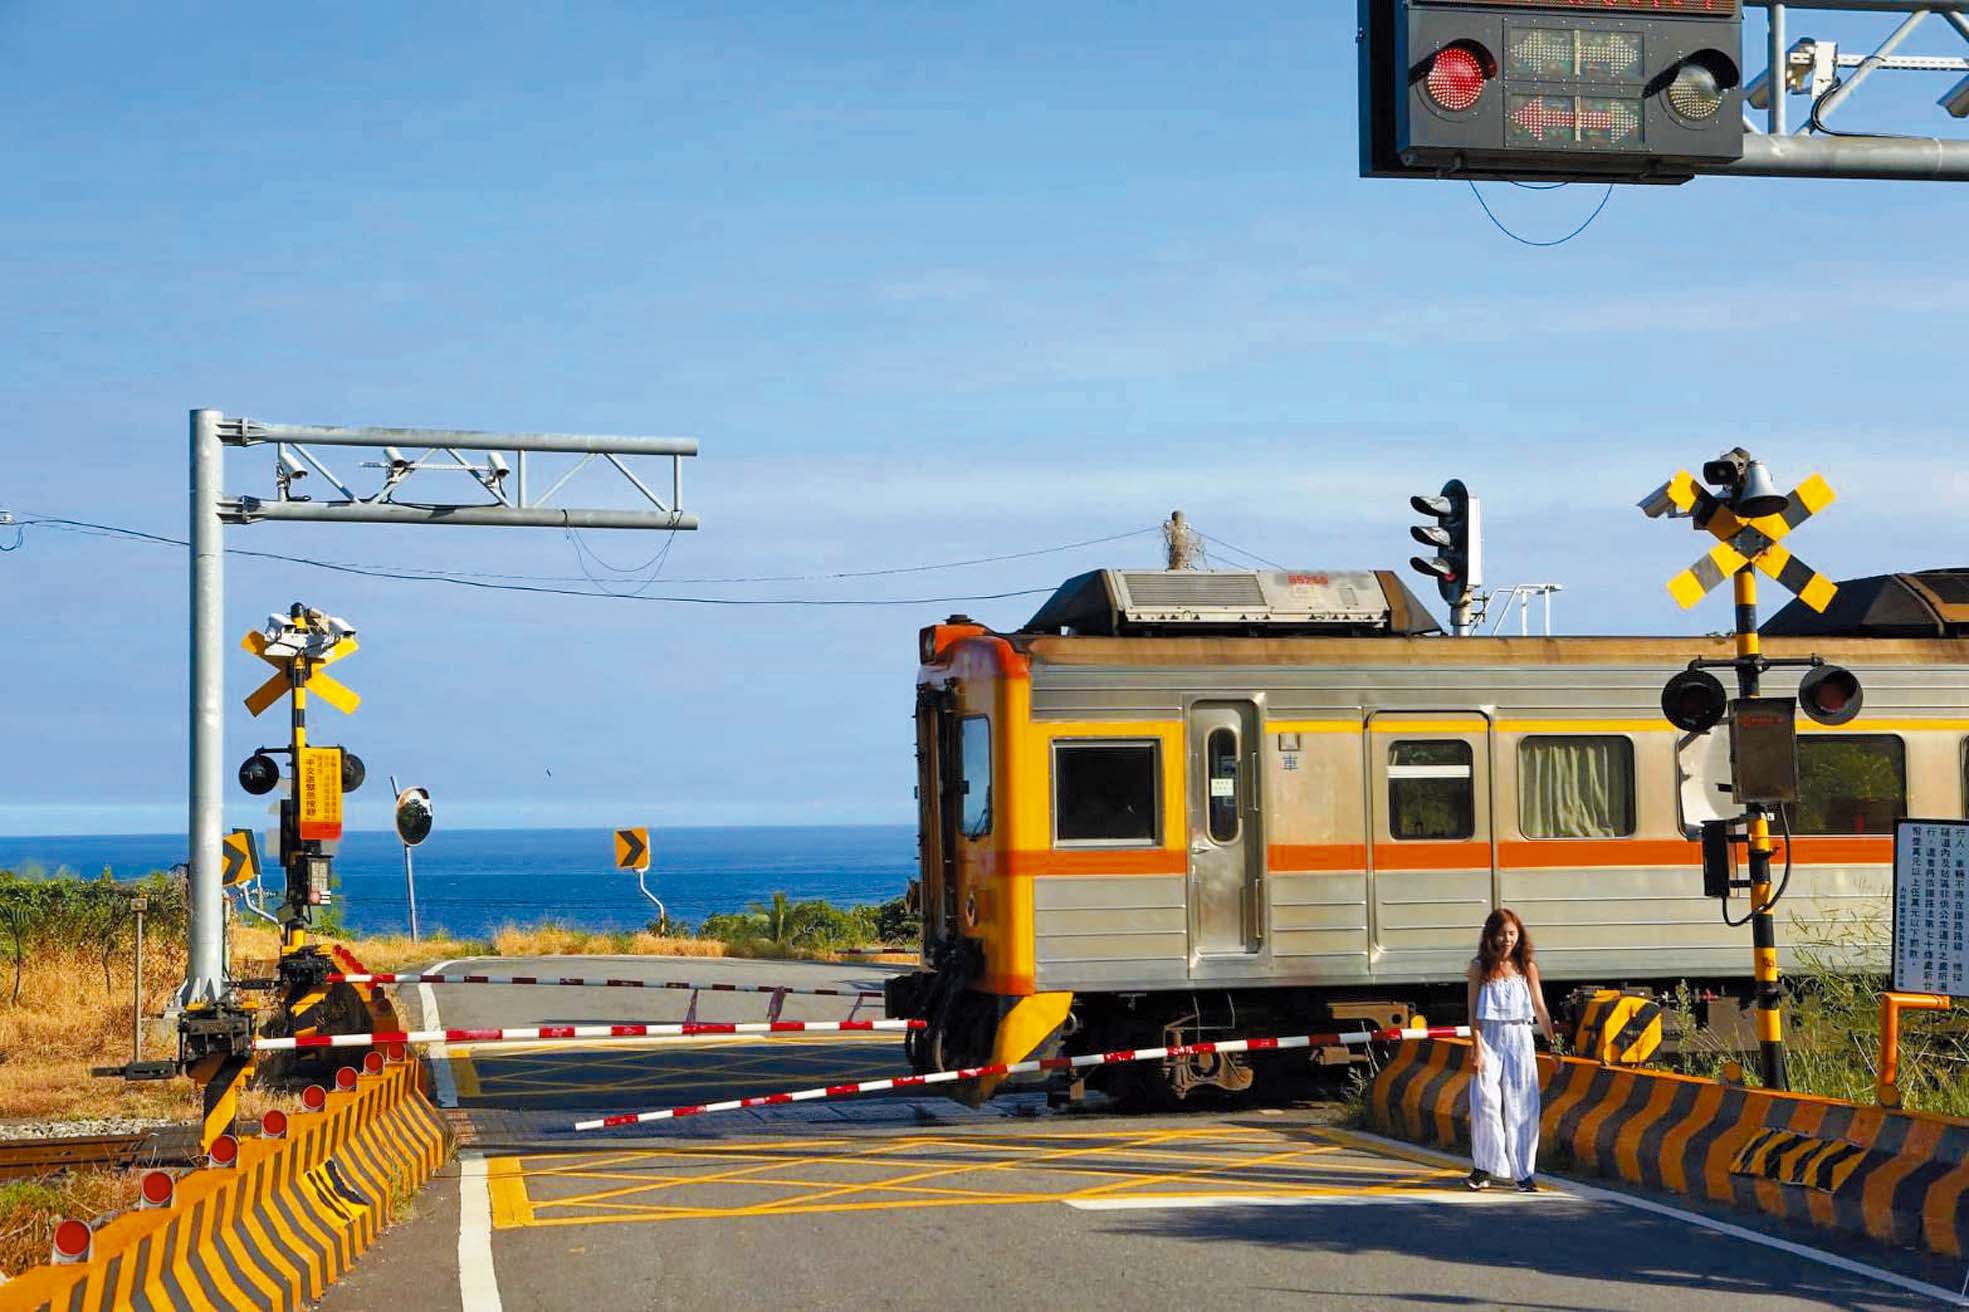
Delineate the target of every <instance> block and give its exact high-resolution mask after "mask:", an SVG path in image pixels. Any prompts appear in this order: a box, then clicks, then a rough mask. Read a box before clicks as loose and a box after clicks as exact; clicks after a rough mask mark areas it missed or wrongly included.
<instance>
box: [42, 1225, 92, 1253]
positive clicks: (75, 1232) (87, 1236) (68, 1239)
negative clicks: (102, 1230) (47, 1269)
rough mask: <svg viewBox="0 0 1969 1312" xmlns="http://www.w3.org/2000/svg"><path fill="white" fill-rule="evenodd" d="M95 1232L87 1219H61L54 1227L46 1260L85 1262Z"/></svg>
mask: <svg viewBox="0 0 1969 1312" xmlns="http://www.w3.org/2000/svg"><path fill="white" fill-rule="evenodd" d="M95 1239H96V1235H95V1232H94V1231H93V1230H91V1229H89V1223H88V1222H87V1221H75V1220H69V1221H63V1222H62V1223H61V1224H59V1225H57V1226H56V1227H55V1242H54V1245H53V1247H52V1248H51V1249H50V1251H49V1254H48V1260H49V1261H50V1262H55V1263H67V1262H86V1261H88V1260H89V1249H90V1248H91V1247H92V1246H93V1245H94V1243H95Z"/></svg>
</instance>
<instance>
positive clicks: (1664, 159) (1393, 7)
mask: <svg viewBox="0 0 1969 1312" xmlns="http://www.w3.org/2000/svg"><path fill="white" fill-rule="evenodd" d="M1742 28H1743V16H1742V12H1741V9H1740V8H1739V5H1738V0H1573V2H1572V3H1565V2H1564V0H1492V2H1491V3H1488V4H1472V3H1468V2H1467V0H1463V2H1460V3H1452V2H1450V0H1360V32H1359V40H1360V97H1361V123H1360V130H1361V174H1362V176H1364V177H1456V178H1473V179H1511V180H1547V181H1566V180H1571V181H1599V182H1655V183H1676V182H1686V181H1688V179H1689V178H1690V177H1692V176H1694V173H1695V172H1696V171H1697V170H1699V169H1700V168H1702V167H1704V166H1709V167H1713V166H1716V165H1720V164H1725V163H1728V162H1729V161H1732V160H1735V159H1738V158H1740V157H1741V156H1742V154H1743V135H1744V126H1743V89H1742V82H1743V78H1742V71H1741V70H1742V51H1741V47H1742V35H1743V32H1742Z"/></svg>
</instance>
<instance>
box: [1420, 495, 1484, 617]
mask: <svg viewBox="0 0 1969 1312" xmlns="http://www.w3.org/2000/svg"><path fill="white" fill-rule="evenodd" d="M1408 504H1409V505H1410V506H1411V507H1412V508H1413V509H1414V510H1415V513H1416V514H1418V515H1426V516H1428V517H1429V518H1430V519H1433V520H1435V521H1436V522H1435V523H1433V524H1418V525H1414V526H1411V527H1410V528H1409V530H1408V532H1409V536H1410V537H1412V538H1414V539H1415V540H1416V541H1417V542H1420V543H1421V544H1422V545H1423V546H1425V547H1428V548H1429V549H1430V550H1432V551H1433V552H1434V553H1435V554H1434V555H1432V556H1411V557H1409V561H1408V563H1409V567H1410V568H1411V569H1414V570H1416V571H1418V572H1420V573H1423V574H1427V575H1428V576H1429V577H1430V578H1432V579H1434V580H1435V581H1436V589H1437V591H1439V592H1440V593H1442V597H1443V600H1444V601H1447V602H1449V603H1450V604H1451V605H1452V606H1455V605H1461V604H1462V603H1463V602H1464V601H1466V600H1467V599H1468V598H1469V596H1470V594H1471V593H1472V592H1473V591H1475V590H1476V588H1477V586H1478V585H1479V584H1480V583H1482V582H1483V577H1482V575H1483V569H1482V560H1481V552H1482V548H1483V543H1482V530H1481V525H1480V524H1479V522H1478V505H1477V500H1476V498H1474V497H1472V496H1471V495H1470V490H1469V489H1468V488H1466V487H1464V486H1463V480H1461V479H1457V478H1452V479H1450V480H1449V482H1447V483H1444V484H1443V490H1442V491H1441V492H1439V493H1437V494H1436V495H1435V496H1413V497H1410V498H1409V499H1408Z"/></svg>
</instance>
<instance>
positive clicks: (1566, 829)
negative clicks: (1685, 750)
mask: <svg viewBox="0 0 1969 1312" xmlns="http://www.w3.org/2000/svg"><path fill="white" fill-rule="evenodd" d="M1518 828H1519V829H1521V830H1523V831H1524V835H1525V837H1526V838H1625V837H1627V836H1628V835H1629V834H1632V833H1633V832H1634V742H1633V740H1632V739H1630V738H1624V737H1618V736H1615V735H1610V734H1609V735H1600V734H1593V735H1587V734H1567V735H1553V736H1541V737H1536V738H1526V739H1523V740H1522V741H1520V742H1519V744H1518Z"/></svg>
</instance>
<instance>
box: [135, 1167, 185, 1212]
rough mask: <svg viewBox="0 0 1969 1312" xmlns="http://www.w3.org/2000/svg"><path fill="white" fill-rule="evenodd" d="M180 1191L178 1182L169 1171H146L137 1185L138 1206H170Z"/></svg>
mask: <svg viewBox="0 0 1969 1312" xmlns="http://www.w3.org/2000/svg"><path fill="white" fill-rule="evenodd" d="M177 1192H178V1182H177V1181H176V1180H174V1179H173V1178H172V1177H171V1173H170V1172H169V1171H145V1172H144V1178H143V1179H142V1180H141V1181H140V1182H139V1183H138V1185H137V1206H138V1207H169V1206H170V1205H171V1199H172V1198H173V1197H174V1196H175V1195H176V1194H177Z"/></svg>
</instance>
